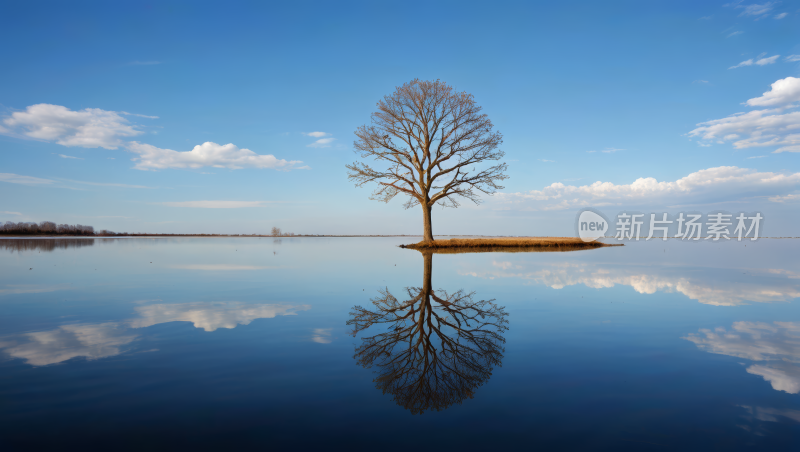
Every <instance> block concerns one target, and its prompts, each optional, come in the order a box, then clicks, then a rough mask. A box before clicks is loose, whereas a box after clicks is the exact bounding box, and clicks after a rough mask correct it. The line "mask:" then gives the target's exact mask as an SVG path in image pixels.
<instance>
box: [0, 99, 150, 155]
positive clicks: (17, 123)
mask: <svg viewBox="0 0 800 452" xmlns="http://www.w3.org/2000/svg"><path fill="white" fill-rule="evenodd" d="M3 123H4V124H5V125H6V126H7V127H8V128H7V129H6V131H5V132H3V133H5V134H11V135H21V136H25V137H28V138H33V139H36V140H43V141H55V142H56V143H58V144H60V145H62V146H67V147H73V146H77V147H84V148H98V147H99V148H105V149H117V148H119V147H120V146H122V144H123V142H122V138H126V137H133V136H136V135H140V134H142V133H144V132H142V131H140V130H137V129H136V127H135V126H134V125H132V124H130V123H129V122H128V120H127V119H125V118H123V117H122V116H120V115H119V114H118V113H117V112H115V111H107V110H101V109H99V108H85V109H83V110H79V111H73V110H70V109H69V108H67V107H63V106H60V105H51V104H36V105H31V106H29V107H28V108H27V109H26V110H25V111H17V112H14V113H12V114H11V116H10V117H8V118H5V119H4V120H3Z"/></svg>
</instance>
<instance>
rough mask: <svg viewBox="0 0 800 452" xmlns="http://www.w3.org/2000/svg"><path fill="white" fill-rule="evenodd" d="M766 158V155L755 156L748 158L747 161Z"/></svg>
mask: <svg viewBox="0 0 800 452" xmlns="http://www.w3.org/2000/svg"><path fill="white" fill-rule="evenodd" d="M764 157H766V155H754V156H752V157H747V160H750V159H763V158H764Z"/></svg>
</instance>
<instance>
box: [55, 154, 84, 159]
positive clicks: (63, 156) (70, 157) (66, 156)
mask: <svg viewBox="0 0 800 452" xmlns="http://www.w3.org/2000/svg"><path fill="white" fill-rule="evenodd" d="M58 156H59V157H61V158H62V159H75V160H83V159H82V158H80V157H73V156H71V155H64V154H58Z"/></svg>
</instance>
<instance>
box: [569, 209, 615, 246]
mask: <svg viewBox="0 0 800 452" xmlns="http://www.w3.org/2000/svg"><path fill="white" fill-rule="evenodd" d="M575 228H576V229H577V232H578V237H580V238H581V240H583V241H584V242H594V241H595V240H597V239H599V238H600V237H604V236H605V235H606V231H608V220H606V219H605V217H603V215H602V214H601V213H600V212H598V211H596V210H594V209H584V210H581V211H580V212H578V218H577V222H576V224H575Z"/></svg>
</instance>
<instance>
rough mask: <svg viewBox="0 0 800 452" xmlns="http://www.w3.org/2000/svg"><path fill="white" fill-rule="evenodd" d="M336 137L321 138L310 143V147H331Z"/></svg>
mask: <svg viewBox="0 0 800 452" xmlns="http://www.w3.org/2000/svg"><path fill="white" fill-rule="evenodd" d="M335 140H336V138H321V139H319V140H317V141H315V142H313V143H311V144H309V145H308V147H310V148H329V147H331V143H333V142H334V141H335Z"/></svg>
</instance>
